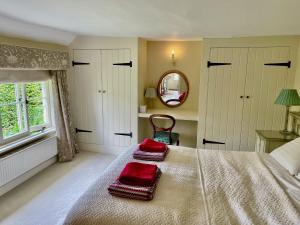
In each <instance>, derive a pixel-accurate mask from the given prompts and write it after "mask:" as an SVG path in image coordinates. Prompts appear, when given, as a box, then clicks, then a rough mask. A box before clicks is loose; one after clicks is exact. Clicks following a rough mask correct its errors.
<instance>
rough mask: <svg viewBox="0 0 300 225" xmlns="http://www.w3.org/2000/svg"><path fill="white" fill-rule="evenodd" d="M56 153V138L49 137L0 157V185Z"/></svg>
mask: <svg viewBox="0 0 300 225" xmlns="http://www.w3.org/2000/svg"><path fill="white" fill-rule="evenodd" d="M55 155H57V139H56V137H49V138H47V139H43V140H40V141H37V142H35V143H34V144H32V145H29V146H27V147H24V148H23V149H20V150H19V151H17V152H15V153H12V154H10V155H7V156H4V157H3V158H0V187H1V186H3V185H5V184H7V183H9V182H11V181H12V180H14V179H16V178H18V177H19V176H21V175H23V174H24V173H26V172H28V171H30V170H31V169H33V168H35V167H37V166H39V165H40V164H41V163H43V162H45V161H47V160H48V159H50V158H52V157H53V156H55Z"/></svg>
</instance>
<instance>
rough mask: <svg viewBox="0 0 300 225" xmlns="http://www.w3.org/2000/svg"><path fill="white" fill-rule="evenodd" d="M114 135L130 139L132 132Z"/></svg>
mask: <svg viewBox="0 0 300 225" xmlns="http://www.w3.org/2000/svg"><path fill="white" fill-rule="evenodd" d="M114 134H115V135H121V136H128V137H131V138H132V132H130V133H114Z"/></svg>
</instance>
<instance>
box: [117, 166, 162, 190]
mask: <svg viewBox="0 0 300 225" xmlns="http://www.w3.org/2000/svg"><path fill="white" fill-rule="evenodd" d="M156 172H157V165H153V164H144V163H139V162H130V163H127V164H126V166H125V167H124V169H123V171H122V172H121V174H120V176H119V181H120V182H121V183H123V184H127V185H132V186H151V185H153V184H154V182H155V179H156Z"/></svg>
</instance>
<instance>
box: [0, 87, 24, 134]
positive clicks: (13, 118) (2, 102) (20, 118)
mask: <svg viewBox="0 0 300 225" xmlns="http://www.w3.org/2000/svg"><path fill="white" fill-rule="evenodd" d="M0 116H1V127H2V134H3V138H4V139H5V138H8V137H11V136H14V135H16V134H19V133H23V132H25V131H26V130H27V126H26V123H27V122H26V104H25V96H24V91H23V88H22V86H21V85H20V84H0Z"/></svg>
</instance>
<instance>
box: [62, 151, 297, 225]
mask: <svg viewBox="0 0 300 225" xmlns="http://www.w3.org/2000/svg"><path fill="white" fill-rule="evenodd" d="M135 148H136V146H133V147H132V148H131V149H129V150H127V151H125V152H124V153H123V154H121V155H120V156H119V157H118V158H117V159H116V160H115V161H114V162H113V163H112V164H111V165H110V166H109V167H108V168H107V169H106V171H105V172H104V173H103V175H101V176H100V177H99V179H98V180H97V181H96V182H95V183H94V184H93V185H92V186H91V187H90V188H89V189H88V190H87V192H86V193H84V194H83V196H81V197H80V198H79V200H78V201H77V202H76V203H75V205H74V206H73V208H72V209H71V211H70V212H69V214H68V216H67V218H66V220H65V223H64V224H65V225H79V224H80V225H82V224H84V225H96V224H103V225H112V224H114V225H140V224H145V225H148V224H149V225H150V224H160V225H170V224H174V225H177V224H178V225H194V224H198V225H201V224H205V225H206V224H270V225H271V224H272V225H274V224H275V225H276V224H278V225H279V224H299V221H300V214H299V208H298V205H297V197H296V199H295V196H296V195H297V193H298V192H295V189H297V185H296V184H297V183H294V186H293V185H291V183H290V184H289V185H287V183H285V182H279V180H278V178H277V177H276V176H278V177H280V176H282V175H283V174H282V173H283V172H284V171H283V170H282V168H280V167H278V165H277V164H275V163H274V162H273V161H272V160H271V158H270V157H269V156H268V155H265V154H258V153H254V152H253V153H251V152H224V151H212V150H196V149H192V148H184V147H177V146H176V147H175V146H170V152H169V154H168V155H167V158H166V160H165V161H163V162H155V163H156V164H157V165H158V167H159V168H160V169H161V171H162V175H161V178H160V180H159V183H158V185H157V189H156V193H155V196H154V199H153V200H151V201H149V202H144V201H138V200H131V199H124V198H118V197H114V196H111V195H110V194H109V193H108V191H107V187H108V186H109V184H111V183H112V182H113V181H114V180H115V179H116V178H117V177H118V175H119V173H120V172H121V170H122V169H123V167H124V166H125V164H126V163H127V162H129V161H140V160H134V159H133V158H132V153H133V151H134V150H135ZM140 162H143V161H140ZM145 163H153V162H145ZM285 175H286V174H285ZM293 181H296V179H295V180H293ZM290 182H291V181H290ZM283 184H285V185H287V186H288V188H287V187H286V186H284V185H283ZM295 185H296V186H295ZM291 187H294V189H293V188H292V190H293V191H292V192H291V191H288V190H289V188H290V189H291ZM298 191H299V190H298ZM298 197H299V196H298Z"/></svg>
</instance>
